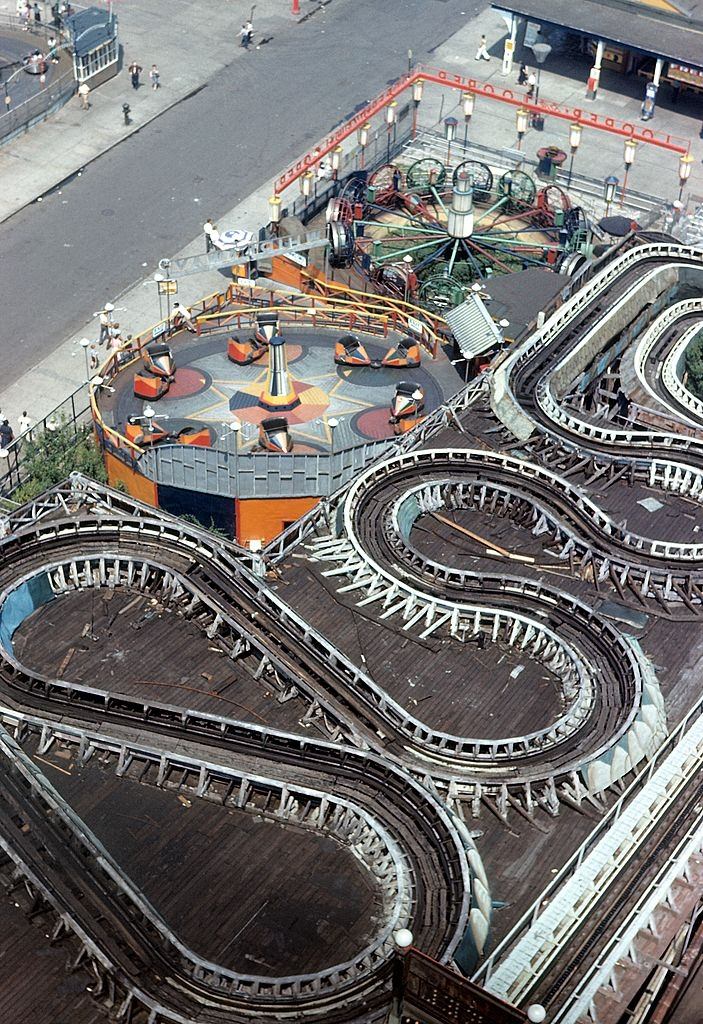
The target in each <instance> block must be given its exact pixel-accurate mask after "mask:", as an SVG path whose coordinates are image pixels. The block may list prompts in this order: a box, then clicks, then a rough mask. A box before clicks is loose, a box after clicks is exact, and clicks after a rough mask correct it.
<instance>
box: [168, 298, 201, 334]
mask: <svg viewBox="0 0 703 1024" xmlns="http://www.w3.org/2000/svg"><path fill="white" fill-rule="evenodd" d="M172 315H173V326H174V327H176V328H178V327H180V326H181V325H182V324H185V325H186V327H187V328H188V330H189V331H190V333H191V334H195V330H196V328H195V324H194V323H193V317H192V315H191V312H190V310H189V309H188V307H187V306H182V305H181V304H180V302H174V304H173V314H172Z"/></svg>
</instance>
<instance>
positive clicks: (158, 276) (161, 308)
mask: <svg viewBox="0 0 703 1024" xmlns="http://www.w3.org/2000/svg"><path fill="white" fill-rule="evenodd" d="M165 280H166V278H165V277H164V275H163V274H159V273H156V274H154V281H155V282H156V291H157V292H158V294H159V321H161V320H163V318H164V304H163V301H162V299H161V288H160V285H161V282H162V281H165Z"/></svg>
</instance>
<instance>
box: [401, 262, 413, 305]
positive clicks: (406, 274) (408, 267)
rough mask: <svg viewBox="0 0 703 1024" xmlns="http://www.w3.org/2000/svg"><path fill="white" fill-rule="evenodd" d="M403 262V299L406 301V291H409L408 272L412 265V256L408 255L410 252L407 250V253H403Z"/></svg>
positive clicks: (410, 271)
mask: <svg viewBox="0 0 703 1024" xmlns="http://www.w3.org/2000/svg"><path fill="white" fill-rule="evenodd" d="M403 263H404V264H405V289H404V299H405V301H406V302H407V301H408V292H409V290H410V289H409V284H410V274H411V273H412V266H413V258H412V256H411V255H410V253H409V252H408V253H406V254H405V256H403Z"/></svg>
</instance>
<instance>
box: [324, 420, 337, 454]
mask: <svg viewBox="0 0 703 1024" xmlns="http://www.w3.org/2000/svg"><path fill="white" fill-rule="evenodd" d="M327 426H328V427H329V428H330V449H331V451H332V454H333V455H334V432H335V430H336V429H337V427H338V426H339V420H338V419H337V417H336V416H330V417H329V419H328V420H327Z"/></svg>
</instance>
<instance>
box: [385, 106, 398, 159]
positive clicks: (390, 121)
mask: <svg viewBox="0 0 703 1024" xmlns="http://www.w3.org/2000/svg"><path fill="white" fill-rule="evenodd" d="M397 106H398V101H397V100H391V102H390V103H389V104H388V106H387V107H386V163H387V164H389V163H390V162H391V132H392V131H393V127H394V125H395V109H396V107H397Z"/></svg>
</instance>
